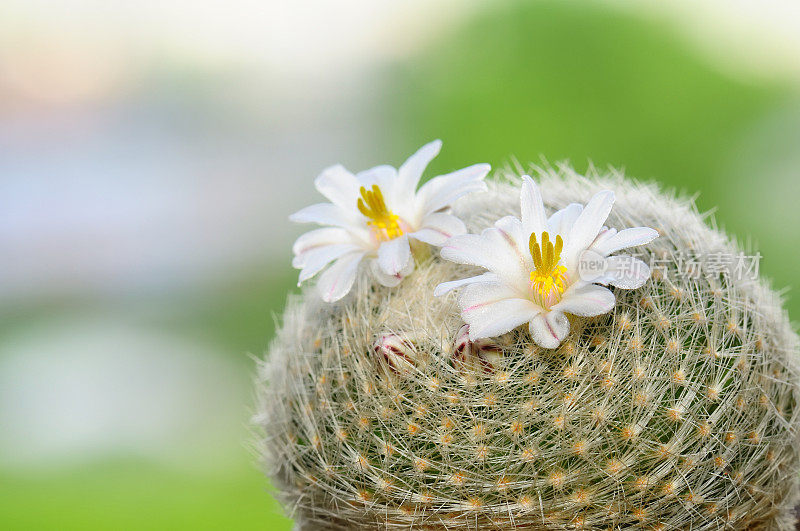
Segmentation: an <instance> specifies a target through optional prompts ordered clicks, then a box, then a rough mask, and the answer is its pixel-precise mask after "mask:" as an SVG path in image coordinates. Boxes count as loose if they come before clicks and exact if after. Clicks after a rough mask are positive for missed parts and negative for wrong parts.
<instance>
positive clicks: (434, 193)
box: [417, 164, 491, 215]
mask: <svg viewBox="0 0 800 531" xmlns="http://www.w3.org/2000/svg"><path fill="white" fill-rule="evenodd" d="M490 169H491V166H489V165H488V164H475V165H473V166H469V167H467V168H462V169H460V170H456V171H454V172H452V173H448V174H447V175H440V176H438V177H434V178H433V179H431V180H430V181H428V182H427V183H425V184H423V185H422V188H420V189H419V193H418V194H417V198H418V201H420V207H419V208H420V212H421V213H422V215H426V214H430V213H432V212H436V211H437V210H441V209H442V208H445V207H447V206H450V205H451V204H452V203H453V201H455V200H456V199H458V198H459V197H461V196H464V195H466V194H469V193H472V192H479V191H485V190H486V183H484V182H483V179H484V177H486V174H487V173H489V170H490Z"/></svg>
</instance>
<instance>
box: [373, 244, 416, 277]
mask: <svg viewBox="0 0 800 531" xmlns="http://www.w3.org/2000/svg"><path fill="white" fill-rule="evenodd" d="M410 260H411V246H410V245H409V243H408V236H406V235H405V234H404V235H402V236H399V237H397V238H394V239H392V240H389V241H387V242H383V243H381V246H380V247H379V248H378V265H379V266H380V268H381V271H383V272H384V273H386V274H387V275H394V276H397V274H398V273H400V272H401V271H402V270H403V269H404V268H406V267H407V266H408V262H409V261H410Z"/></svg>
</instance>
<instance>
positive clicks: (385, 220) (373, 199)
mask: <svg viewBox="0 0 800 531" xmlns="http://www.w3.org/2000/svg"><path fill="white" fill-rule="evenodd" d="M358 211H359V212H361V213H362V214H364V216H365V217H367V218H368V219H369V221H367V225H369V226H370V228H371V229H372V233H373V234H374V235H375V237H376V238H377V239H378V241H387V240H393V239H394V238H397V237H398V236H402V235H403V229H402V228H400V216H398V215H397V214H395V213H394V212H392V211H391V210H389V209H388V208H386V202H385V201H384V200H383V192H381V189H380V188H378V185H377V184H373V185H372V190H367V189H366V188H365V187H363V186H362V187H361V197H359V198H358Z"/></svg>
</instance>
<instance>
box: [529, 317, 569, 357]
mask: <svg viewBox="0 0 800 531" xmlns="http://www.w3.org/2000/svg"><path fill="white" fill-rule="evenodd" d="M528 330H529V331H530V333H531V338H532V339H533V341H534V343H536V344H537V345H539V346H540V347H543V348H556V347H557V346H558V345H560V344H561V342H562V341H563V340H564V338H565V337H567V334H568V333H569V320H568V319H567V316H566V315H564V314H563V313H561V312H559V311H549V312H546V313H540V314H539V315H537V316H536V317H535V318H534V319H533V320H532V321H531V322H530V324H529V325H528Z"/></svg>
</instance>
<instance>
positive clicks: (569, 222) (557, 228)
mask: <svg viewBox="0 0 800 531" xmlns="http://www.w3.org/2000/svg"><path fill="white" fill-rule="evenodd" d="M581 212H583V205H582V204H580V203H570V204H569V205H567V206H565V207H564V208H562V209H561V210H559V211H558V212H556V213H555V214H553V215H552V216H550V217H549V218H548V219H547V232H549V233H550V238H551V241H552V239H553V238H554V237H555V235H556V234H560V235H561V236H562V237H564V236H567V235H568V234H569V232H570V231H571V230H572V226H573V225H575V220H577V219H578V216H580V215H581Z"/></svg>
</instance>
